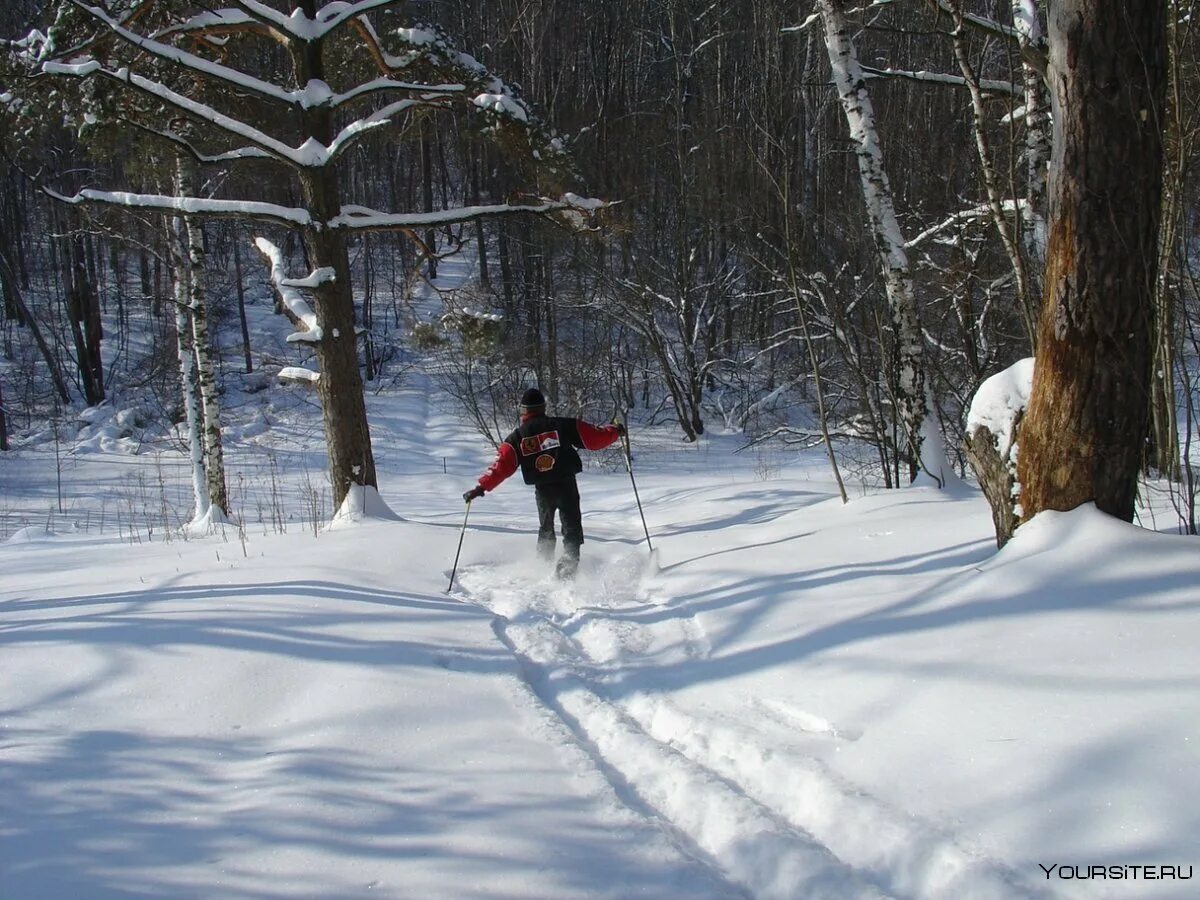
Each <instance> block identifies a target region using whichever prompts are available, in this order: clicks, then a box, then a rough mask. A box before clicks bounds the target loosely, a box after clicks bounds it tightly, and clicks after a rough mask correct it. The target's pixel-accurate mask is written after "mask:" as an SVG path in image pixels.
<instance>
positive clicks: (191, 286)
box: [175, 154, 229, 519]
mask: <svg viewBox="0 0 1200 900" xmlns="http://www.w3.org/2000/svg"><path fill="white" fill-rule="evenodd" d="M176 160H177V162H176V170H175V174H176V178H175V190H176V194H177V195H178V196H181V197H193V196H197V190H196V188H197V187H198V184H197V182H198V180H199V179H198V177H197V173H196V165H195V163H194V162H192V161H191V160H190V159H189V158H187V157H185V156H183V155H182V154H181V155H180V156H178V157H177V158H176ZM183 235H184V250H185V252H186V254H187V256H186V271H187V278H186V283H187V293H188V296H187V305H188V311H189V313H190V314H191V315H190V318H191V325H192V352H193V353H194V354H195V357H196V383H197V385H198V387H199V389H200V403H201V411H202V413H203V417H202V420H201V422H202V425H201V436H202V438H203V446H204V471H205V476H206V480H207V485H208V500H209V505H210V506H213V507H216V510H218V511H219V513H218V512H213V513H212V516H213V517H214V518H216V519H224V517H225V515H226V514H227V513H228V512H229V496H228V492H227V489H226V484H225V454H224V450H223V448H222V446H221V404H220V400H219V398H218V395H217V379H216V372H215V370H214V366H213V361H212V343H211V339H210V337H209V333H208V304H207V298H206V296H205V295H206V291H205V273H204V234H203V232H202V231H201V229H200V223H199V222H198V221H197V220H196V219H193V218H186V219H185V220H184V224H183Z"/></svg>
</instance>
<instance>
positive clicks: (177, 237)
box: [167, 219, 212, 522]
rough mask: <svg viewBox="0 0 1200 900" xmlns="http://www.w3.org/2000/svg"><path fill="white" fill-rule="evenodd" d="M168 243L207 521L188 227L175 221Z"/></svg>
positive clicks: (195, 467) (200, 499)
mask: <svg viewBox="0 0 1200 900" xmlns="http://www.w3.org/2000/svg"><path fill="white" fill-rule="evenodd" d="M173 232H174V233H173V234H168V235H167V243H168V244H169V246H171V247H172V248H173V250H174V253H173V255H174V258H175V259H174V261H175V266H174V269H173V273H172V280H173V287H174V296H175V339H176V355H177V356H176V358H177V359H178V361H179V387H180V398H181V399H182V400H183V412H184V423H185V426H186V428H187V444H188V460H189V462H190V463H191V469H192V495H193V498H194V500H195V504H196V509H195V514H194V515H193V516H192V521H193V522H200V521H202V520H204V519H205V518H206V517H207V516H208V513H209V509H210V508H211V506H212V503H211V501H210V500H209V496H208V474H207V472H206V471H205V468H204V435H203V434H202V433H201V411H200V397H199V394H198V393H197V391H196V355H195V352H194V350H193V348H192V323H191V310H190V304H189V302H188V301H189V293H190V292H189V290H188V284H187V279H188V262H187V255H188V254H187V230H186V228H185V226H184V224H183V222H182V221H181V220H180V219H176V220H175V224H174V229H173Z"/></svg>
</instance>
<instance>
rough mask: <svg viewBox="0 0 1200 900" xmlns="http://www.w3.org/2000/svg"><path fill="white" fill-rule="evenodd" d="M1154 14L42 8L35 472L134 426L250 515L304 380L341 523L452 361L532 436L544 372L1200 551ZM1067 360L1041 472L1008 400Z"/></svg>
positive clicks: (586, 387)
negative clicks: (236, 498) (181, 454)
mask: <svg viewBox="0 0 1200 900" xmlns="http://www.w3.org/2000/svg"><path fill="white" fill-rule="evenodd" d="M1145 6H1146V8H1145V9H1143V5H1142V4H1137V3H1111V4H1110V3H1105V2H1102V0H1061V2H1053V0H1052V2H1050V3H1048V4H1046V3H1043V2H1037V0H873V2H862V3H853V2H847V0H818V2H816V3H812V4H806V3H801V4H795V3H784V2H778V0H644V2H625V0H606V2H603V3H596V2H592V0H495V2H490V3H482V2H471V0H462V2H454V3H432V2H420V0H409V2H396V0H356V2H336V3H319V2H317V0H289V2H286V3H284V2H281V0H230V2H229V3H228V8H221V4H216V5H213V4H210V3H205V2H186V0H93V2H92V3H89V2H85V0H61V2H54V0H8V2H6V3H5V4H4V6H3V8H0V38H3V39H4V40H3V44H2V46H0V49H2V51H3V52H2V53H0V120H2V135H0V147H2V150H3V157H2V162H0V166H2V167H3V170H2V172H0V286H2V291H3V298H4V302H3V312H2V314H0V316H2V318H0V330H2V335H3V337H2V341H0V450H4V451H7V450H9V449H10V448H12V447H14V446H17V445H20V444H22V443H23V442H26V443H28V442H36V441H37V440H39V436H41V439H45V436H46V435H47V434H50V433H51V432H53V434H54V435H55V436H56V438H57V436H58V435H60V433H61V432H62V430H63V429H64V428H66V429H68V430H69V429H70V427H71V423H73V422H76V421H78V417H79V415H80V412H81V410H84V409H87V408H93V407H97V406H100V405H102V404H109V405H111V406H116V407H122V406H133V405H136V406H137V408H138V409H139V410H140V411H141V412H139V415H143V416H150V417H152V418H155V419H156V420H158V421H160V422H161V425H162V429H163V434H165V435H173V436H176V437H178V436H180V435H183V436H184V437H182V438H179V444H180V449H181V450H184V451H185V452H187V453H188V454H190V458H191V460H192V463H193V467H194V483H195V500H196V514H197V516H198V517H199V516H200V515H202V514H204V513H205V512H206V511H208V510H210V509H215V510H217V511H218V513H219V514H220V513H224V512H225V511H227V510H228V506H229V504H228V501H227V488H226V485H225V483H224V472H223V466H222V462H221V453H222V450H221V447H222V442H221V410H220V399H221V393H222V381H223V379H224V378H226V377H227V375H228V373H236V372H244V373H250V372H252V371H259V372H266V373H267V374H269V375H270V376H271V378H272V379H273V380H274V381H278V382H285V383H286V386H285V387H286V389H288V390H305V391H312V392H314V393H315V395H316V396H317V398H318V399H319V402H320V407H321V410H322V412H321V415H322V417H323V420H324V428H325V433H326V436H327V441H328V446H329V456H330V459H329V479H330V486H331V494H332V500H333V502H334V504H335V505H337V504H340V503H341V502H342V500H343V499H344V498H345V497H346V495H347V493H349V492H350V491H351V489H352V488H353V487H355V486H363V487H367V488H371V487H373V486H374V485H375V483H376V477H375V468H374V458H373V450H372V446H371V440H370V429H369V423H368V422H367V415H366V410H365V406H364V403H363V396H364V391H372V390H380V389H383V388H384V387H385V386H386V385H388V384H389V383H392V382H393V380H395V379H402V378H403V377H404V373H405V371H406V370H407V369H408V367H410V366H411V365H413V361H414V360H415V359H418V358H419V359H421V360H422V361H423V364H425V365H429V366H430V367H431V371H432V372H434V373H435V375H436V383H437V384H438V386H439V388H440V390H441V391H442V392H443V393H444V394H445V396H446V397H447V398H448V402H450V403H451V404H452V405H454V406H455V407H457V408H459V409H461V410H462V411H463V413H464V414H465V415H466V416H467V417H468V419H469V420H470V421H471V422H472V423H474V425H475V426H476V427H477V428H478V429H479V431H480V432H481V433H482V434H483V435H486V436H487V437H489V438H490V439H492V440H493V441H494V440H497V439H498V438H499V436H500V434H501V433H502V432H503V429H504V428H505V427H506V423H507V422H508V421H509V420H510V419H511V415H512V408H513V398H514V397H516V396H518V395H519V394H520V392H521V390H522V388H523V387H524V386H526V385H529V384H535V383H536V384H539V385H541V386H542V387H543V388H544V389H545V390H546V392H547V394H548V395H549V396H551V397H552V398H553V399H554V400H555V401H556V402H557V403H558V404H560V405H561V406H563V407H570V408H575V409H578V410H580V412H581V413H582V414H586V415H589V416H592V417H594V418H596V419H598V420H604V419H606V418H608V417H611V416H613V415H614V414H624V413H628V414H629V415H630V416H632V417H636V418H637V419H638V420H639V421H641V422H646V423H667V424H669V425H670V426H671V427H672V428H673V429H674V430H676V431H677V433H678V437H679V439H680V440H682V441H696V440H698V439H700V438H701V436H703V435H704V434H706V433H707V432H710V431H715V432H719V433H730V432H733V433H738V434H741V435H742V436H743V440H744V443H745V445H746V446H748V447H749V446H756V445H761V444H764V443H772V444H776V445H783V446H794V447H797V448H799V447H817V446H823V447H824V448H826V451H827V453H828V458H829V462H830V465H831V467H832V471H833V474H834V475H835V477H836V478H837V480H838V482H839V483H841V482H842V480H843V478H850V479H854V480H856V481H870V482H872V483H877V484H880V485H882V486H885V487H895V486H901V485H906V484H908V483H910V482H911V481H912V480H913V479H914V477H923V478H927V479H931V480H932V481H933V482H934V483H942V482H944V481H945V479H946V478H948V477H955V476H965V475H970V474H972V473H974V475H975V476H976V477H978V479H979V481H980V483H981V484H982V485H983V487H984V490H985V493H987V494H988V497H989V500H990V501H991V502H992V506H993V514H994V518H995V520H996V529H997V538H998V540H999V541H1000V542H1001V543H1003V541H1004V540H1006V539H1007V537H1008V536H1009V535H1011V533H1012V529H1013V528H1015V527H1016V524H1017V523H1018V522H1019V521H1021V520H1023V519H1026V518H1030V517H1032V516H1033V515H1034V514H1036V512H1037V511H1039V510H1041V509H1068V508H1071V507H1072V506H1074V505H1077V504H1078V503H1079V502H1083V501H1087V500H1095V501H1096V502H1097V504H1098V506H1099V507H1100V508H1101V509H1102V510H1104V511H1106V512H1110V513H1112V514H1114V515H1117V516H1119V517H1121V518H1126V519H1129V518H1132V516H1133V515H1134V507H1135V503H1136V495H1137V493H1138V490H1139V488H1140V487H1144V486H1145V485H1146V484H1147V483H1149V482H1151V481H1152V482H1154V483H1155V484H1156V485H1160V486H1162V487H1164V488H1165V489H1166V490H1167V491H1169V492H1170V494H1171V497H1172V498H1173V503H1174V506H1175V509H1176V511H1177V512H1178V514H1179V528H1180V529H1181V530H1183V531H1186V532H1188V533H1193V534H1194V533H1196V528H1197V502H1198V499H1200V485H1197V484H1196V472H1195V465H1196V462H1197V454H1196V450H1195V447H1196V442H1197V441H1198V440H1200V418H1198V413H1200V409H1198V403H1200V366H1198V358H1200V291H1198V290H1197V288H1198V285H1200V281H1198V280H1197V278H1198V273H1197V271H1196V265H1197V253H1196V241H1197V239H1198V237H1200V234H1198V231H1197V228H1198V222H1200V216H1198V214H1200V195H1198V193H1197V182H1196V179H1195V177H1194V165H1195V163H1196V161H1197V153H1198V150H1200V148H1198V147H1197V141H1196V138H1197V135H1198V133H1200V130H1198V129H1200V105H1198V104H1197V103H1196V101H1195V99H1194V98H1195V97H1196V96H1198V95H1200V70H1198V68H1197V52H1196V51H1197V35H1196V30H1197V28H1198V27H1200V26H1198V25H1197V17H1196V15H1195V13H1196V9H1195V6H1196V4H1195V0H1165V2H1164V3H1163V4H1161V5H1159V4H1147V5H1145ZM462 259H467V260H469V261H470V266H471V268H472V271H473V272H474V273H475V275H474V277H473V278H471V279H470V280H469V281H468V282H466V283H464V284H461V285H458V286H456V287H454V289H452V290H443V289H442V288H441V286H439V283H438V271H439V267H443V268H444V267H445V266H447V265H448V264H449V263H450V262H452V261H455V260H462ZM431 290H432V291H435V292H437V293H438V294H440V300H441V308H440V309H438V310H436V311H435V312H434V313H433V314H430V313H429V312H428V309H427V308H426V307H425V306H422V305H418V304H414V302H413V298H414V296H417V295H418V294H421V295H422V296H426V295H428V293H429V291H431ZM266 292H269V293H270V295H271V296H273V297H274V298H275V302H276V307H277V312H278V313H279V314H280V315H286V316H287V317H288V318H290V319H291V320H292V322H293V323H294V327H295V329H296V333H295V334H293V335H292V337H291V338H289V342H290V343H289V348H290V355H289V356H288V357H286V358H281V357H278V356H271V355H264V354H263V353H262V352H261V351H260V350H259V349H257V348H255V347H254V346H252V343H251V338H250V331H249V329H248V328H247V327H246V324H245V322H246V319H245V309H246V303H247V297H248V296H254V295H261V294H263V293H266ZM239 322H240V323H241V324H240V328H239V327H238V323H239ZM239 335H240V337H239ZM1029 357H1036V359H1037V360H1038V363H1037V368H1036V369H1035V372H1034V375H1033V384H1032V392H1031V396H1030V398H1029V403H1028V408H1027V409H1025V408H1024V407H1022V409H1021V410H1018V411H1017V415H1018V416H1023V418H1022V419H1021V422H1020V425H1021V427H1022V431H1021V432H1020V438H1021V440H1020V447H1021V454H1020V457H1019V459H1017V454H1016V453H1015V443H1016V442H1015V441H1010V442H1009V445H1008V446H1001V445H1000V444H998V443H997V441H996V440H995V439H994V436H993V435H992V434H991V433H990V432H989V431H987V430H986V429H985V430H984V431H982V432H978V431H976V430H975V429H974V428H973V427H971V423H970V421H969V413H970V409H971V404H972V399H973V398H974V397H975V395H976V392H977V391H978V389H979V388H980V386H981V385H982V384H983V383H984V382H985V381H986V380H987V379H988V378H989V377H991V376H994V375H997V374H998V373H1003V372H1004V371H1006V370H1008V369H1009V367H1010V366H1012V365H1013V364H1014V363H1018V362H1019V361H1020V360H1023V359H1027V358H1029ZM1012 424H1013V425H1014V427H1016V424H1017V423H1016V422H1014V423H1012ZM2 459H3V457H2V456H0V465H2V464H3V462H2ZM842 493H843V497H844V496H845V490H844V489H843V492H842ZM1018 495H1019V502H1016V503H1014V502H1013V500H1014V498H1018Z"/></svg>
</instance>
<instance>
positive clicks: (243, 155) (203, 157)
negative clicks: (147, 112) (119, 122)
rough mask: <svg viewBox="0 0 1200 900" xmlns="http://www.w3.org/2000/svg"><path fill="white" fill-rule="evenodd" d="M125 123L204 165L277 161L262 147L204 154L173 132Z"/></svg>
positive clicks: (127, 120)
mask: <svg viewBox="0 0 1200 900" xmlns="http://www.w3.org/2000/svg"><path fill="white" fill-rule="evenodd" d="M124 121H126V122H128V123H129V124H130V125H132V126H133V127H134V128H138V129H140V130H142V131H144V132H146V133H147V134H152V135H154V136H155V137H157V138H161V139H162V140H164V141H168V142H170V143H172V144H174V145H175V146H176V147H179V148H180V149H181V150H183V151H184V152H185V153H186V154H187V155H188V156H190V157H191V158H192V159H194V160H196V162H198V163H201V164H202V165H215V164H219V163H227V162H237V161H238V160H242V159H270V160H274V159H275V157H274V156H272V155H271V154H270V153H268V152H267V151H266V150H263V149H261V148H260V147H240V148H238V149H236V150H227V151H225V152H224V153H213V154H210V153H203V152H202V151H201V150H200V149H199V148H197V147H196V145H195V144H193V143H192V142H191V141H189V140H188V139H187V138H185V137H183V136H182V135H178V134H176V133H175V132H173V131H170V130H165V131H164V130H160V129H157V128H151V127H150V126H149V125H145V124H143V123H141V122H137V121H134V120H132V119H125V120H124Z"/></svg>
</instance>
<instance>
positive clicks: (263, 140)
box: [42, 59, 306, 166]
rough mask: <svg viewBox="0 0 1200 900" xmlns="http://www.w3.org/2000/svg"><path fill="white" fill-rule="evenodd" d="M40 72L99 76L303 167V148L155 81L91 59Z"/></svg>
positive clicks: (50, 65)
mask: <svg viewBox="0 0 1200 900" xmlns="http://www.w3.org/2000/svg"><path fill="white" fill-rule="evenodd" d="M42 71H43V72H44V73H45V74H47V75H65V76H69V77H72V78H88V77H90V76H92V75H100V76H102V77H104V78H107V79H109V80H110V81H116V82H118V83H120V84H126V85H129V86H130V87H132V88H135V89H137V90H139V91H141V92H142V93H145V94H149V95H150V96H151V97H156V98H157V99H159V100H161V101H163V102H164V103H166V104H168V105H169V106H173V107H175V108H176V109H178V110H180V111H182V112H186V113H190V114H191V115H193V116H195V117H196V118H198V119H200V120H201V121H204V122H208V123H209V124H210V125H215V126H216V127H217V128H219V129H221V130H222V131H224V132H226V133H227V134H231V135H233V136H234V137H238V138H241V139H243V140H247V141H249V142H250V143H252V144H255V145H257V146H258V147H259V148H261V149H262V150H265V151H266V152H267V154H269V155H270V156H273V157H275V158H276V159H279V160H281V161H284V162H290V163H292V164H293V165H296V166H303V165H305V163H304V162H302V161H301V160H302V159H304V158H305V151H306V147H303V146H302V147H300V148H292V147H289V146H288V145H287V144H285V143H283V142H282V141H278V140H276V139H275V138H273V137H271V136H270V135H268V134H265V133H264V132H262V131H260V130H259V129H257V128H254V127H253V126H251V125H248V124H246V123H245V122H242V121H240V120H238V119H235V118H233V117H232V116H227V115H225V114H224V113H222V112H218V111H217V110H215V109H213V108H212V107H211V106H209V105H207V104H205V103H200V102H199V101H197V100H192V99H191V98H189V97H185V96H183V95H182V94H179V93H177V92H175V91H173V90H171V89H170V88H169V87H167V86H166V85H164V84H162V83H160V82H158V81H154V80H152V79H149V78H144V77H143V76H141V75H137V74H135V73H133V72H131V71H129V69H128V68H120V69H106V68H104V66H102V65H101V64H100V63H99V62H97V61H96V60H94V59H93V60H88V61H87V62H84V63H59V62H47V63H43V64H42Z"/></svg>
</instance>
